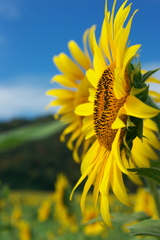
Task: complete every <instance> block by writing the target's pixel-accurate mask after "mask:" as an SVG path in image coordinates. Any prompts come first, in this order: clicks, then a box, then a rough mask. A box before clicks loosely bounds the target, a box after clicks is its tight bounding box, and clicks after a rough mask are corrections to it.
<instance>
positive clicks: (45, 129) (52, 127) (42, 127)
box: [0, 121, 63, 152]
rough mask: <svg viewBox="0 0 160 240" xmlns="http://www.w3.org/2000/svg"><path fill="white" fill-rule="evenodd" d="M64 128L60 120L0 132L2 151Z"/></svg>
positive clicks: (0, 149)
mask: <svg viewBox="0 0 160 240" xmlns="http://www.w3.org/2000/svg"><path fill="white" fill-rule="evenodd" d="M62 128H63V126H62V124H61V123H60V122H59V121H51V122H46V123H43V124H31V125H29V126H24V127H20V128H17V129H13V130H10V131H7V132H4V133H1V134H0V152H2V151H6V150H9V149H11V148H14V147H18V146H20V145H22V144H24V143H26V142H28V141H33V140H39V139H42V138H46V137H48V136H51V135H53V134H55V133H57V132H59V131H60V130H61V129H62Z"/></svg>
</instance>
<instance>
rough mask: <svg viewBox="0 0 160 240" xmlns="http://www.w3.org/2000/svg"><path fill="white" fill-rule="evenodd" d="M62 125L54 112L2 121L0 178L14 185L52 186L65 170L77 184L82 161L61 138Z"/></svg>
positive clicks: (50, 187)
mask: <svg viewBox="0 0 160 240" xmlns="http://www.w3.org/2000/svg"><path fill="white" fill-rule="evenodd" d="M63 128H64V126H62V125H61V124H60V123H59V122H58V121H54V120H53V117H52V116H47V117H42V118H37V119H35V120H32V121H29V120H26V119H25V120H23V119H17V120H13V121H11V122H7V123H0V180H1V181H2V182H3V183H6V184H8V185H9V187H10V188H11V189H23V190H26V189H33V190H53V187H54V182H55V180H56V175H57V173H59V172H65V174H66V175H67V177H68V178H69V180H70V182H71V183H72V184H75V182H76V181H77V179H78V178H79V165H78V164H76V163H75V162H74V161H73V160H72V152H71V151H70V150H68V149H67V147H66V145H65V143H62V142H60V140H59V137H60V134H61V132H62V130H63Z"/></svg>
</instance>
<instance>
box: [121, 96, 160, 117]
mask: <svg viewBox="0 0 160 240" xmlns="http://www.w3.org/2000/svg"><path fill="white" fill-rule="evenodd" d="M158 113H160V110H158V109H156V108H153V107H150V106H148V105H147V104H145V103H143V102H142V101H141V100H139V99H138V98H136V97H134V96H132V95H129V96H128V97H127V99H126V102H125V104H124V106H123V107H122V108H121V110H120V114H126V115H129V116H133V117H137V118H153V117H155V116H156V115H157V114H158Z"/></svg>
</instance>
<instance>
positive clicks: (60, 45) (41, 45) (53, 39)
mask: <svg viewBox="0 0 160 240" xmlns="http://www.w3.org/2000/svg"><path fill="white" fill-rule="evenodd" d="M108 2H109V6H110V7H111V5H112V2H113V0H108ZM122 2H123V1H122V0H117V6H119V5H120V4H121V3H122ZM128 2H129V3H130V2H132V3H133V4H132V12H133V11H134V10H135V9H137V8H138V9H139V11H138V12H137V13H136V15H135V17H134V20H133V26H132V30H131V35H130V42H131V44H139V43H140V44H142V48H141V53H140V54H141V62H142V67H143V68H145V69H147V70H151V69H155V68H158V67H160V44H159V39H160V30H159V23H160V1H159V0H132V1H131V0H129V1H128ZM103 9H104V0H0V120H1V121H2V120H3V121H8V120H10V119H13V118H16V117H17V118H18V117H27V118H33V117H36V116H41V115H45V114H48V113H49V112H53V109H51V110H50V111H49V112H48V111H46V110H45V106H46V104H47V103H49V101H50V100H51V98H50V97H48V96H46V95H45V92H46V91H47V90H48V89H50V88H53V87H54V84H51V83H50V79H51V78H52V76H53V75H54V74H57V73H58V70H57V69H56V68H55V66H54V65H53V63H52V57H53V56H54V55H56V54H59V53H60V52H65V53H67V54H68V49H67V42H68V41H69V40H71V39H74V40H75V41H76V42H77V43H78V44H79V45H80V46H82V35H83V32H84V31H85V29H86V28H89V27H91V26H92V25H93V24H96V25H97V35H98V33H99V31H100V27H101V22H102V20H103V13H104V10H103ZM155 76H156V77H158V78H160V73H157V74H156V75H155Z"/></svg>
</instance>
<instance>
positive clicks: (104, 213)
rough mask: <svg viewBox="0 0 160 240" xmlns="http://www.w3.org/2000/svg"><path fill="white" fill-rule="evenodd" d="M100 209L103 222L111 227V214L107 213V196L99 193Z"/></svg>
mask: <svg viewBox="0 0 160 240" xmlns="http://www.w3.org/2000/svg"><path fill="white" fill-rule="evenodd" d="M100 211H101V215H102V218H103V220H104V222H105V224H106V225H107V226H108V227H110V228H113V226H112V223H111V215H110V213H109V196H104V195H102V194H101V198H100Z"/></svg>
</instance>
